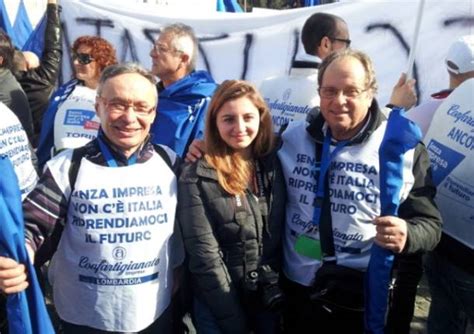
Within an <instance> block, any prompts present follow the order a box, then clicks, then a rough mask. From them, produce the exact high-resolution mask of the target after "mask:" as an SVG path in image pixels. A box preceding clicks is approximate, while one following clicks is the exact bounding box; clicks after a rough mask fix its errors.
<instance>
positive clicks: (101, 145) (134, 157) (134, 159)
mask: <svg viewBox="0 0 474 334" xmlns="http://www.w3.org/2000/svg"><path fill="white" fill-rule="evenodd" d="M97 142H98V143H99V148H100V150H101V152H102V154H103V155H104V157H105V161H106V162H107V165H108V166H109V167H118V164H117V161H116V160H115V159H114V157H113V155H112V153H111V152H110V150H109V148H108V147H107V145H106V144H105V143H104V141H103V140H102V138H100V137H97ZM136 162H137V154H136V153H134V154H132V156H131V157H130V158H129V159H128V161H127V163H128V166H131V165H134V164H135V163H136Z"/></svg>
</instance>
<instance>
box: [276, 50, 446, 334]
mask: <svg viewBox="0 0 474 334" xmlns="http://www.w3.org/2000/svg"><path fill="white" fill-rule="evenodd" d="M318 85H319V94H320V96H321V112H320V114H319V115H318V116H316V117H315V118H313V119H311V121H310V122H304V121H295V122H292V123H291V124H290V125H289V126H288V128H287V129H286V130H285V131H284V132H283V134H282V142H283V144H282V147H281V149H280V150H279V152H278V156H279V158H280V160H281V163H282V166H283V171H284V176H285V180H286V185H287V207H286V228H285V236H284V241H283V245H284V246H283V253H284V266H283V271H284V275H283V276H284V277H283V278H282V287H283V289H284V291H285V293H286V296H287V301H288V304H287V309H286V311H285V314H284V319H285V326H286V331H287V332H288V333H304V332H306V331H307V329H308V328H314V327H315V326H318V327H319V328H330V329H331V331H332V332H333V333H363V331H364V318H363V315H364V314H363V312H362V311H358V310H355V309H354V310H347V309H343V308H338V307H336V306H334V305H333V304H331V303H326V302H322V301H321V299H319V301H316V299H318V298H319V297H320V296H321V294H323V292H321V293H320V294H315V293H314V292H315V291H314V290H313V284H314V282H315V281H314V280H315V277H317V275H318V274H317V273H318V270H319V269H320V268H321V265H322V263H323V262H332V263H333V264H337V265H339V266H344V267H347V268H351V269H352V270H356V271H357V272H361V273H362V272H365V271H366V270H367V266H368V261H369V258H370V249H371V246H372V244H373V243H374V242H375V243H376V244H377V245H379V246H381V247H383V248H385V249H388V250H391V251H393V252H394V253H397V254H398V253H404V254H413V253H415V252H421V251H426V250H431V249H432V248H434V246H435V245H436V243H437V242H438V240H439V236H440V225H441V218H440V216H439V213H438V210H437V209H436V207H435V205H434V203H433V198H434V194H435V188H434V186H433V185H432V183H431V180H430V177H429V175H430V174H429V168H430V166H429V157H428V154H427V151H426V149H425V147H424V146H423V145H422V144H421V143H418V145H417V146H416V148H415V149H411V150H409V151H408V152H407V153H405V154H404V165H403V167H402V168H403V170H402V175H403V179H402V181H401V187H400V197H399V200H400V203H401V205H400V209H399V215H398V217H396V216H381V203H380V195H381V189H380V188H381V183H380V182H381V181H380V165H381V164H383V163H384V160H382V157H381V156H380V155H379V151H378V150H379V147H380V145H381V143H382V140H383V138H384V135H385V130H386V128H387V120H386V118H385V116H384V114H383V113H382V112H381V111H380V110H379V108H378V105H377V102H376V100H375V98H374V97H375V94H376V91H377V83H376V79H375V73H374V70H373V65H372V62H371V61H370V59H369V58H368V57H367V56H366V55H365V54H363V53H362V52H359V51H355V50H351V49H345V50H341V51H338V52H334V53H332V54H330V55H329V56H328V57H326V58H325V59H324V61H323V62H322V64H321V66H320V69H319V74H318ZM325 171H327V172H325ZM321 173H322V174H321ZM330 239H333V240H332V241H328V240H330ZM331 246H332V248H333V251H332V252H331V249H330V248H331ZM351 269H349V270H351ZM361 275H362V274H361ZM344 279H345V280H347V281H346V282H344ZM342 283H343V285H344V286H351V283H353V282H351V279H350V278H349V277H345V278H342ZM362 289H363V286H362V284H361V285H360V286H359V287H358V288H355V290H357V291H355V290H351V291H350V294H349V293H348V294H347V295H344V294H343V295H342V296H340V297H341V298H342V299H344V300H348V299H350V298H352V295H353V294H354V293H355V294H359V295H361V294H362ZM341 294H342V293H341ZM310 296H312V297H313V299H314V300H311V297H310ZM360 307H361V308H362V307H363V302H362V305H361V306H360ZM315 330H316V329H315Z"/></svg>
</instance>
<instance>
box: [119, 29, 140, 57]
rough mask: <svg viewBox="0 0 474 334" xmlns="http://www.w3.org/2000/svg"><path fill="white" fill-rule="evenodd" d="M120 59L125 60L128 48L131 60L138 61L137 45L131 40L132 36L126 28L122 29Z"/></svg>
mask: <svg viewBox="0 0 474 334" xmlns="http://www.w3.org/2000/svg"><path fill="white" fill-rule="evenodd" d="M122 44H123V48H122V57H121V59H122V61H123V62H125V61H126V60H127V50H130V58H131V59H132V61H133V62H138V55H137V47H136V46H135V42H134V41H133V37H132V35H131V34H130V31H128V29H126V28H125V29H124V32H123V35H122Z"/></svg>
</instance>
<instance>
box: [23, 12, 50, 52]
mask: <svg viewBox="0 0 474 334" xmlns="http://www.w3.org/2000/svg"><path fill="white" fill-rule="evenodd" d="M47 22H48V18H47V16H46V13H45V14H44V15H43V17H42V18H41V20H40V21H39V22H38V25H37V26H36V28H35V30H33V32H32V33H31V34H30V37H29V38H28V40H27V41H26V42H25V44H24V45H23V48H22V50H23V51H31V52H34V53H35V54H36V55H37V56H38V58H40V59H41V57H42V56H43V49H44V31H45V30H46V23H47Z"/></svg>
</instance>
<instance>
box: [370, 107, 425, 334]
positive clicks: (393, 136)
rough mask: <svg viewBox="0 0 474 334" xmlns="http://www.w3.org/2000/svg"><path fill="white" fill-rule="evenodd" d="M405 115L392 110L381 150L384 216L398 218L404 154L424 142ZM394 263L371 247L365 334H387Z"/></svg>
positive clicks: (383, 251) (390, 256) (386, 253)
mask: <svg viewBox="0 0 474 334" xmlns="http://www.w3.org/2000/svg"><path fill="white" fill-rule="evenodd" d="M403 112H404V110H403V109H398V108H395V109H393V110H392V112H391V113H390V116H389V118H388V123H387V128H386V130H385V135H384V138H383V140H382V143H381V144H380V148H379V157H380V204H381V216H396V215H397V214H398V208H399V206H400V189H401V187H402V185H403V158H404V154H405V153H406V152H407V151H409V150H411V149H413V148H415V147H416V145H417V144H418V143H419V142H420V140H421V138H422V134H421V130H420V128H419V127H418V126H417V125H416V124H415V123H413V122H411V121H410V120H408V119H407V118H406V117H405V116H403ZM393 259H394V255H393V252H392V251H390V250H388V249H385V248H382V247H380V246H378V245H376V244H374V245H373V246H372V250H371V255H370V261H369V266H368V268H367V274H366V278H365V298H366V303H365V304H366V305H365V306H366V307H365V329H366V333H370V334H383V333H384V328H385V317H386V312H387V301H388V293H389V285H390V280H391V271H392V265H393Z"/></svg>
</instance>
